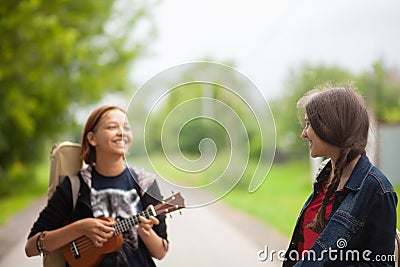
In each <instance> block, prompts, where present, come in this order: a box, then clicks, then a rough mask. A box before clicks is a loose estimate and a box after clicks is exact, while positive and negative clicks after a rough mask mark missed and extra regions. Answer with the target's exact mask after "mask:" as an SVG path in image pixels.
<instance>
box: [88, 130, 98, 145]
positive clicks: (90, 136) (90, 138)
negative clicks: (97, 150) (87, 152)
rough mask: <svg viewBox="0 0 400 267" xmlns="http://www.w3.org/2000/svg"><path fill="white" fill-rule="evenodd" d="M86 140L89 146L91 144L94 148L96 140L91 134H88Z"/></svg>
mask: <svg viewBox="0 0 400 267" xmlns="http://www.w3.org/2000/svg"><path fill="white" fill-rule="evenodd" d="M86 138H87V140H88V142H89V144H91V145H92V146H96V138H95V136H94V133H93V132H88V134H87V136H86Z"/></svg>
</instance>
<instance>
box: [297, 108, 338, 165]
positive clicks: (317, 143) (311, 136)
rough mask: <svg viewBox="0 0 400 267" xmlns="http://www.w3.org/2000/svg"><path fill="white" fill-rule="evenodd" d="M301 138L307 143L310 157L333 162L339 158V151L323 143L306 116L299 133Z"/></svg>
mask: <svg viewBox="0 0 400 267" xmlns="http://www.w3.org/2000/svg"><path fill="white" fill-rule="evenodd" d="M301 137H302V138H303V139H305V140H307V141H308V143H309V148H310V155H311V157H313V158H316V157H330V158H331V159H333V160H335V159H336V158H337V157H338V156H339V151H340V149H339V148H338V147H336V146H334V145H332V144H329V143H327V142H325V141H324V140H322V139H321V138H320V137H319V136H318V135H317V134H316V133H315V132H314V129H313V128H312V126H311V124H310V122H309V120H308V117H307V115H306V117H305V126H304V129H303V131H302V132H301Z"/></svg>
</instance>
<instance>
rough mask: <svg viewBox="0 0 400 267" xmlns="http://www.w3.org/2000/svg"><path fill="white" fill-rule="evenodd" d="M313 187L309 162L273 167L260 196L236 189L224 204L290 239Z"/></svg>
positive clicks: (275, 165)
mask: <svg viewBox="0 0 400 267" xmlns="http://www.w3.org/2000/svg"><path fill="white" fill-rule="evenodd" d="M311 186H312V180H311V178H310V171H309V165H308V161H299V162H290V163H286V164H273V166H272V168H271V170H270V173H269V174H268V176H267V178H266V180H265V181H264V183H263V184H262V186H261V187H260V188H259V189H258V190H257V191H256V192H254V193H251V194H250V193H248V191H247V187H239V188H235V189H234V190H232V191H231V192H230V193H229V194H227V195H226V196H225V197H224V198H223V201H224V202H226V203H227V204H229V205H230V206H232V207H234V208H237V209H240V210H243V211H245V212H246V213H248V214H250V215H253V216H254V217H256V218H258V219H259V220H261V221H262V222H264V223H266V224H268V225H271V226H272V227H274V228H275V229H277V230H278V231H279V232H281V233H283V234H284V235H290V234H291V232H292V230H293V227H294V224H295V223H296V219H297V216H298V214H299V212H300V209H301V208H302V206H303V203H304V201H305V200H306V198H307V197H308V195H309V194H310V192H311Z"/></svg>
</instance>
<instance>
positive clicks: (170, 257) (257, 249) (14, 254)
mask: <svg viewBox="0 0 400 267" xmlns="http://www.w3.org/2000/svg"><path fill="white" fill-rule="evenodd" d="M161 189H162V192H167V191H168V190H167V189H168V188H165V186H164V188H163V187H162V188H161ZM185 197H187V196H185ZM190 197H198V196H190ZM44 203H45V201H44V199H40V200H38V201H37V202H35V203H33V204H32V205H31V206H30V207H29V208H28V209H26V210H25V211H23V212H21V213H19V214H17V215H16V216H14V217H13V218H12V219H11V220H10V221H9V222H8V223H7V224H6V225H5V226H3V227H1V228H0V267H10V266H18V267H23V266H27V267H31V266H41V258H40V257H33V258H27V257H26V256H25V253H24V246H25V240H26V236H27V233H28V232H29V229H30V227H31V225H32V223H33V221H34V220H35V219H36V216H37V214H38V213H39V211H40V210H41V208H42V207H43V205H44ZM167 224H168V234H169V240H170V250H169V252H168V254H167V256H166V257H165V258H164V259H163V260H161V261H158V262H157V265H158V266H160V267H167V266H178V267H179V266H190V267H197V266H199V267H200V266H201V267H204V266H232V267H235V266H238V267H241V266H245V267H251V266H280V265H281V261H280V260H279V257H278V254H277V253H275V254H273V253H274V252H273V251H276V252H279V251H283V250H285V249H286V246H287V244H288V240H287V238H286V237H283V236H281V235H280V234H278V233H276V232H275V231H274V230H273V229H271V228H269V227H267V226H265V225H263V224H261V223H260V222H258V221H257V220H255V219H253V218H252V217H250V216H247V215H245V214H243V213H242V212H239V211H236V210H233V209H231V208H228V207H227V206H225V205H224V204H222V203H221V202H217V203H214V204H212V205H209V206H206V207H202V208H197V209H185V210H183V214H182V215H179V214H175V215H173V218H172V219H170V218H168V221H167ZM267 247H268V254H266V253H265V252H267V251H266V248H267ZM271 254H273V255H274V257H271ZM267 255H268V256H269V257H268V258H266V256H267ZM259 258H261V259H263V260H264V261H263V260H260V259H259Z"/></svg>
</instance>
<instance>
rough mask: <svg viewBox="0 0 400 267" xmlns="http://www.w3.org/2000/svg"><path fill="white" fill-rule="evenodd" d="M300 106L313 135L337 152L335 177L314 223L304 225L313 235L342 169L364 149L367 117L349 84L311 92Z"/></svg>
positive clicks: (320, 224) (319, 228)
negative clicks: (334, 148) (303, 109)
mask: <svg viewBox="0 0 400 267" xmlns="http://www.w3.org/2000/svg"><path fill="white" fill-rule="evenodd" d="M326 86H331V84H327V85H326ZM302 104H303V105H304V104H305V111H306V114H307V117H308V120H309V122H310V124H311V127H312V128H313V130H314V132H315V134H316V135H317V136H318V137H319V138H321V139H322V140H323V141H325V142H327V143H329V144H332V145H335V146H337V147H339V149H340V154H339V157H338V159H337V161H336V162H335V170H334V176H333V178H332V181H331V183H330V184H329V186H328V188H327V191H326V195H325V198H324V200H323V201H322V206H321V208H320V209H319V210H318V213H317V216H316V217H315V219H314V221H313V222H311V223H310V224H309V225H307V227H309V228H310V229H311V230H313V231H314V232H316V233H321V232H322V230H323V229H324V227H325V223H326V222H325V212H326V206H327V204H328V203H329V198H330V197H331V196H332V195H333V194H334V193H335V191H336V189H337V187H338V185H339V182H340V177H341V176H342V173H343V170H344V168H345V167H346V165H347V164H349V163H350V162H351V161H352V160H353V159H355V158H356V157H357V156H358V155H360V154H362V153H363V152H364V150H365V147H366V145H367V140H368V131H369V115H368V111H367V108H366V106H365V102H364V99H363V97H362V96H361V95H360V94H358V93H357V92H356V91H355V90H354V89H353V86H352V84H348V85H346V86H344V87H339V88H338V87H333V88H332V87H328V88H326V87H325V89H323V90H312V91H310V92H309V93H308V94H307V95H306V96H304V97H303V98H301V99H300V100H299V102H298V107H300V106H301V105H302Z"/></svg>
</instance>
